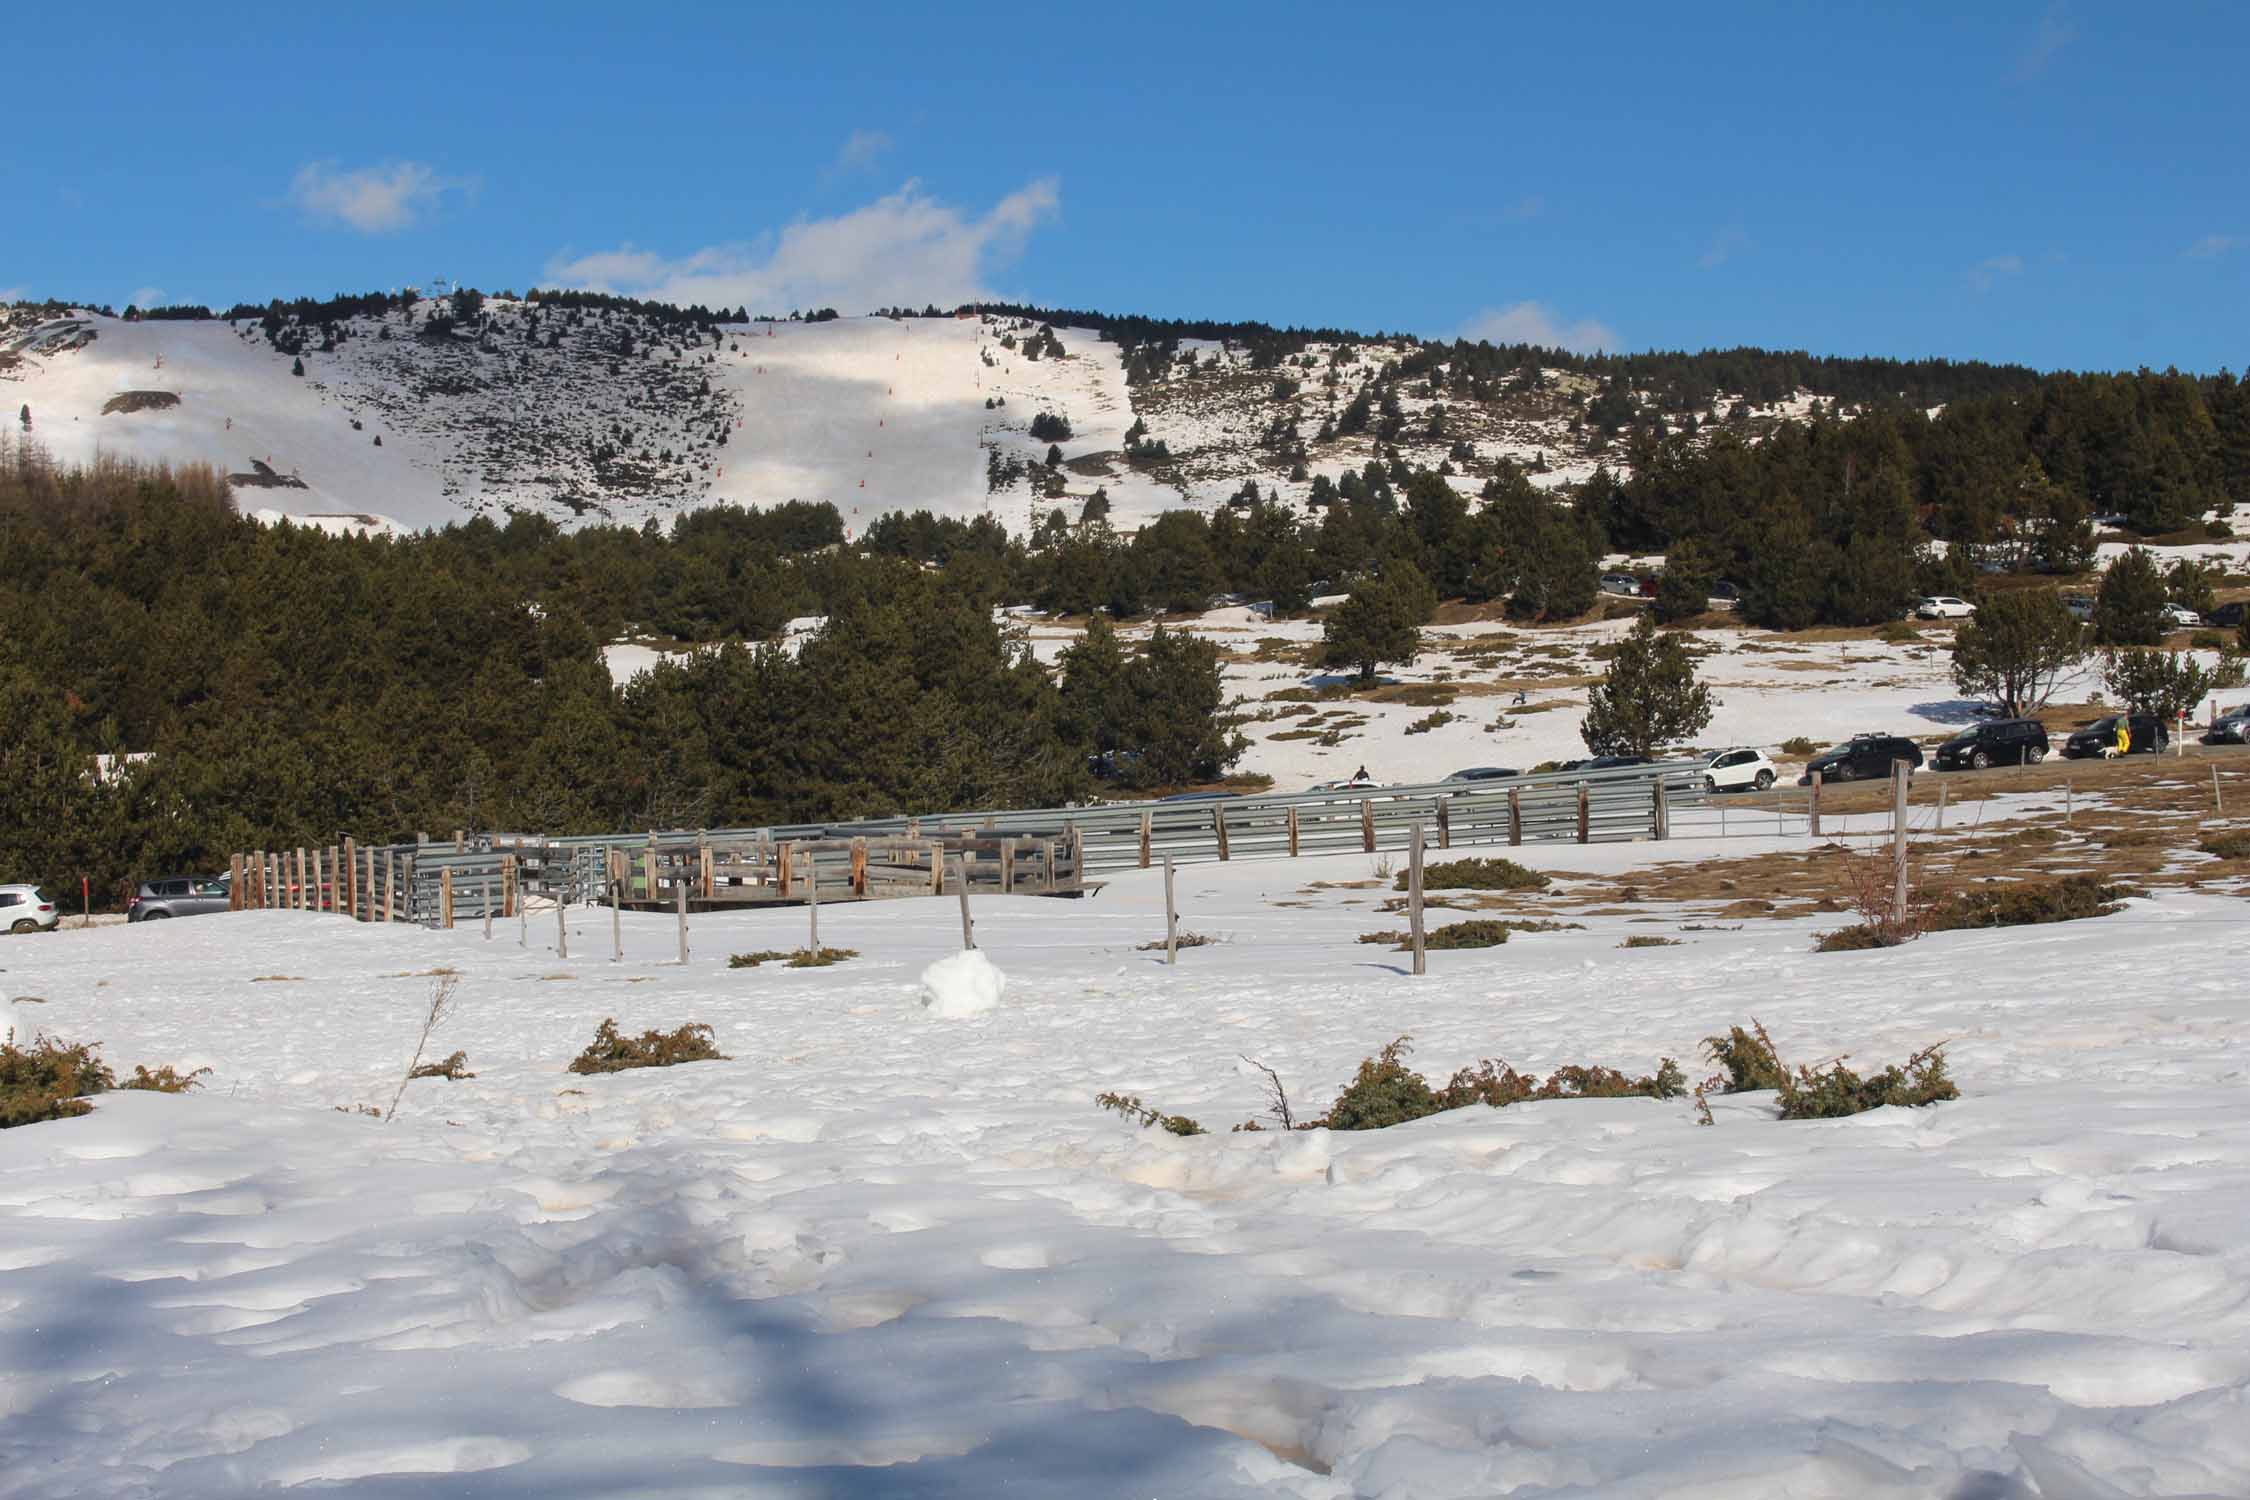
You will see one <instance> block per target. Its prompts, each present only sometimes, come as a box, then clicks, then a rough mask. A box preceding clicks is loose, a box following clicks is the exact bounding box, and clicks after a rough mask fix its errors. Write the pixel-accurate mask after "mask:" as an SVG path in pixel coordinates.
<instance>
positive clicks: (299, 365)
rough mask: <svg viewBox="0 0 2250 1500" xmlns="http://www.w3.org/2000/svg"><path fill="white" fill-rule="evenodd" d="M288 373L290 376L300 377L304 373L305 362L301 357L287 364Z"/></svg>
mask: <svg viewBox="0 0 2250 1500" xmlns="http://www.w3.org/2000/svg"><path fill="white" fill-rule="evenodd" d="M289 373H290V374H292V375H302V374H304V373H305V361H304V359H303V358H302V357H299V358H297V359H293V360H291V361H290V362H289Z"/></svg>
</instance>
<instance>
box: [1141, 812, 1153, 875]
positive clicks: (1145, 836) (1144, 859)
mask: <svg viewBox="0 0 2250 1500" xmlns="http://www.w3.org/2000/svg"><path fill="white" fill-rule="evenodd" d="M1151 822H1152V817H1151V814H1150V813H1149V812H1148V810H1147V809H1145V808H1144V809H1142V811H1141V868H1142V869H1144V870H1145V869H1147V868H1148V846H1149V834H1150V828H1151Z"/></svg>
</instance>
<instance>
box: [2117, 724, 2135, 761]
mask: <svg viewBox="0 0 2250 1500" xmlns="http://www.w3.org/2000/svg"><path fill="white" fill-rule="evenodd" d="M2132 749H2133V721H2132V719H2131V718H2129V717H2127V716H2126V715H2124V714H2119V715H2118V716H2117V753H2118V754H2119V755H2127V754H2130V753H2131V752H2132Z"/></svg>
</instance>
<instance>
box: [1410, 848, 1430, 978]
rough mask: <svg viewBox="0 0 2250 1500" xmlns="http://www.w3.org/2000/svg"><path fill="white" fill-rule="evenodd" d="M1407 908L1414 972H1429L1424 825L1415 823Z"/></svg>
mask: <svg viewBox="0 0 2250 1500" xmlns="http://www.w3.org/2000/svg"><path fill="white" fill-rule="evenodd" d="M1406 908H1407V930H1408V931H1409V932H1410V933H1412V934H1413V939H1414V972H1415V973H1417V974H1426V973H1428V972H1429V963H1428V960H1427V959H1426V958H1425V957H1424V956H1423V942H1422V937H1423V933H1422V825H1421V824H1419V823H1417V824H1415V825H1414V842H1413V843H1412V844H1410V845H1408V846H1407V855H1406Z"/></svg>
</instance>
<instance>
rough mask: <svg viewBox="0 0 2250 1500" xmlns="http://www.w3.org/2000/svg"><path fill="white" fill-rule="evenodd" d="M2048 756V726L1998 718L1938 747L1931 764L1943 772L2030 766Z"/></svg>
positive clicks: (2035, 722)
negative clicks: (1964, 767) (1968, 768)
mask: <svg viewBox="0 0 2250 1500" xmlns="http://www.w3.org/2000/svg"><path fill="white" fill-rule="evenodd" d="M2046 756H2047V727H2046V726H2045V725H2044V724H2041V723H2040V722H2039V721H2038V720H2037V719H1994V720H1992V721H1991V722H1990V723H1985V724H1979V725H1976V726H1975V727H1974V728H1970V729H1964V730H1962V731H1961V732H1960V733H1959V734H1957V735H1955V736H1954V737H1953V738H1952V739H1949V740H1947V741H1946V742H1945V743H1944V744H1942V745H1940V746H1938V747H1937V754H1936V755H1934V756H1932V757H1931V758H1930V764H1931V765H1933V766H1935V767H1936V768H1937V769H1938V770H1940V771H1958V770H1960V769H1961V768H1962V767H1963V766H1968V767H1971V768H1972V769H1975V770H1978V771H1981V770H1983V769H1984V768H1985V767H1986V766H2028V765H2031V764H2033V763H2035V762H2037V761H2041V760H2044V759H2045V758H2046Z"/></svg>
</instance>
